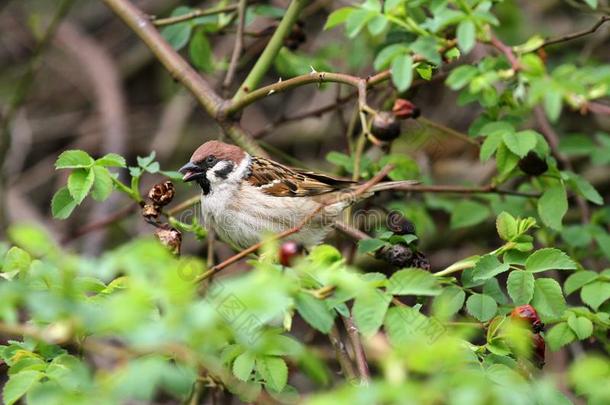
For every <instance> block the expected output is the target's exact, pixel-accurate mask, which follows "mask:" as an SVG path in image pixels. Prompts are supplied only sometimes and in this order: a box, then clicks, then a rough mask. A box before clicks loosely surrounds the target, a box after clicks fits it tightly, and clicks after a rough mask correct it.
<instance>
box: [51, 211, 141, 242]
mask: <svg viewBox="0 0 610 405" xmlns="http://www.w3.org/2000/svg"><path fill="white" fill-rule="evenodd" d="M136 208H138V205H135V204H130V205H128V206H127V207H124V208H122V209H120V210H117V211H115V212H114V213H112V214H111V215H109V216H107V217H105V218H102V219H100V220H97V221H94V222H91V223H88V224H86V225H83V226H82V227H80V228H78V229H77V230H76V231H74V233H72V234H71V235H67V236H65V237H64V238H63V239H62V240H61V244H62V245H63V244H66V243H69V242H72V241H73V240H74V239H77V238H80V237H81V236H83V235H86V234H88V233H91V232H96V231H99V230H102V229H104V228H106V227H107V226H109V225H112V224H114V223H115V222H119V221H120V220H122V219H124V218H126V217H128V216H129V215H130V214H132V213H133V212H134V211H135V210H136Z"/></svg>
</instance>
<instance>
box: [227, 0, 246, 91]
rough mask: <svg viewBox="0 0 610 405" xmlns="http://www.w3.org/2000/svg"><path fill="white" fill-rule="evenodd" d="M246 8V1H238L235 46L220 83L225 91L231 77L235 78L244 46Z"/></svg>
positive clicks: (231, 80) (229, 84) (231, 79)
mask: <svg viewBox="0 0 610 405" xmlns="http://www.w3.org/2000/svg"><path fill="white" fill-rule="evenodd" d="M246 8H247V0H239V4H238V8H237V32H236V33H235V45H234V46H233V53H232V54H231V62H230V63H229V68H228V69H227V75H226V76H225V80H224V82H223V83H222V86H223V87H224V88H225V89H228V88H229V86H231V82H233V77H234V76H235V71H236V70H237V64H238V62H239V57H240V56H241V51H242V49H243V46H244V27H245V25H246Z"/></svg>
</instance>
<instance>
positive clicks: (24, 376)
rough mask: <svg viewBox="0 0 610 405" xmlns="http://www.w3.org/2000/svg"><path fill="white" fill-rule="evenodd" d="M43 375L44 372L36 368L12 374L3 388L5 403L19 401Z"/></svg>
mask: <svg viewBox="0 0 610 405" xmlns="http://www.w3.org/2000/svg"><path fill="white" fill-rule="evenodd" d="M43 377H44V373H41V372H40V371H36V370H24V371H21V372H19V373H17V374H13V375H11V376H10V378H9V380H8V381H7V382H6V384H5V385H4V389H3V390H2V399H3V400H4V403H5V405H12V404H14V403H15V402H17V401H18V400H19V398H21V397H22V396H23V395H25V393H26V392H28V391H29V390H30V389H31V388H32V387H33V386H34V384H36V383H37V382H38V381H40V379H41V378H43Z"/></svg>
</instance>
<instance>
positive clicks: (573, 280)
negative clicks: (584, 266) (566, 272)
mask: <svg viewBox="0 0 610 405" xmlns="http://www.w3.org/2000/svg"><path fill="white" fill-rule="evenodd" d="M598 277H599V274H597V273H596V272H594V271H590V270H583V271H577V272H576V273H574V274H571V275H570V277H568V278H567V279H566V281H565V282H564V283H563V291H564V292H565V294H566V295H570V294H572V293H573V292H574V291H576V290H578V289H579V288H581V287H582V286H584V285H586V284H588V283H590V282H591V281H593V280H596V279H597V278H598Z"/></svg>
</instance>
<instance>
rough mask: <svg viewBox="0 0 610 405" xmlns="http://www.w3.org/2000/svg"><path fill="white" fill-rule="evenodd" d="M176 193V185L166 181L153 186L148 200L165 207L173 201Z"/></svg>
mask: <svg viewBox="0 0 610 405" xmlns="http://www.w3.org/2000/svg"><path fill="white" fill-rule="evenodd" d="M175 193H176V188H175V187H174V184H173V183H172V182H171V181H166V182H164V183H158V184H155V185H154V186H152V188H151V189H150V191H149V192H148V198H150V199H151V200H152V201H153V202H154V203H155V204H157V205H159V206H161V207H163V206H164V205H167V204H169V203H170V202H171V201H172V199H173V198H174V194H175Z"/></svg>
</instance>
